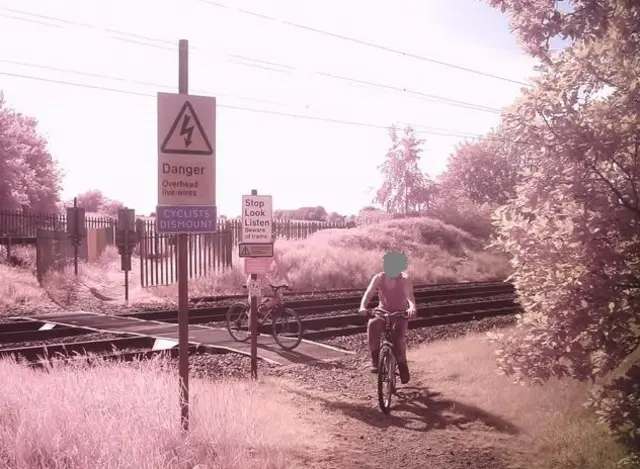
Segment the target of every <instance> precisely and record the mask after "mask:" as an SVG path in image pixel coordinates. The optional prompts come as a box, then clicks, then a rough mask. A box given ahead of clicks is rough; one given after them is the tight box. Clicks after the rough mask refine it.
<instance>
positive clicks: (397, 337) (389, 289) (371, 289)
mask: <svg viewBox="0 0 640 469" xmlns="http://www.w3.org/2000/svg"><path fill="white" fill-rule="evenodd" d="M383 268H384V270H383V271H382V272H380V273H379V274H376V275H374V277H373V278H372V279H371V282H370V283H369V286H368V287H367V290H366V291H365V292H364V296H363V297H362V301H361V302H360V311H359V313H360V314H366V312H367V305H368V304H369V302H370V301H371V297H372V296H373V295H374V294H375V293H376V292H377V293H378V298H379V307H381V308H383V309H385V310H387V311H392V312H395V311H405V310H406V311H407V315H408V317H409V318H413V317H415V315H416V300H415V297H414V294H413V285H412V282H411V279H410V278H409V276H408V274H407V272H406V269H407V258H406V256H405V255H404V254H402V253H400V252H393V251H392V252H388V253H386V254H385V255H384V258H383ZM393 321H394V324H393V343H394V347H395V350H394V353H395V355H396V359H397V360H398V371H399V372H400V381H401V382H402V384H406V383H408V382H409V377H410V375H409V365H408V364H407V343H406V339H405V335H406V333H407V329H408V320H407V319H405V318H396V319H393ZM384 328H385V322H384V319H382V318H379V317H373V318H371V319H370V320H369V322H368V324H367V335H368V339H369V350H370V352H371V368H370V370H371V372H372V373H377V372H378V360H379V358H380V338H381V336H382V334H383V332H384Z"/></svg>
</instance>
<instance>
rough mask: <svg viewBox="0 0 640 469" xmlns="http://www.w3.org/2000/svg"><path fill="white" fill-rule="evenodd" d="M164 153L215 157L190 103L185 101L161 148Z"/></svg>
mask: <svg viewBox="0 0 640 469" xmlns="http://www.w3.org/2000/svg"><path fill="white" fill-rule="evenodd" d="M160 151H161V152H162V153H169V154H176V153H177V154H183V155H213V148H212V147H211V143H210V142H209V139H208V138H207V134H206V133H205V131H204V129H203V128H202V124H200V119H198V115H197V114H196V111H195V110H194V109H193V106H192V105H191V103H190V102H189V101H185V103H184V105H183V106H182V109H180V112H179V113H178V117H176V120H175V121H173V124H172V125H171V128H170V129H169V132H168V133H167V136H166V137H165V138H164V141H163V142H162V146H161V147H160Z"/></svg>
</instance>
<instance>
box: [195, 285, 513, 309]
mask: <svg viewBox="0 0 640 469" xmlns="http://www.w3.org/2000/svg"><path fill="white" fill-rule="evenodd" d="M505 284H508V283H506V282H505V281H504V280H495V281H489V282H465V283H435V284H434V283H431V284H429V283H424V284H418V285H414V286H413V288H414V290H416V291H418V290H433V291H441V292H443V293H444V292H446V291H447V290H449V289H459V288H471V287H476V286H477V287H482V286H492V285H505ZM508 285H510V284H508ZM343 293H354V294H356V293H357V294H359V295H360V296H362V295H363V293H364V288H337V289H332V290H306V291H292V292H286V293H283V294H284V296H317V295H336V294H343ZM246 297H247V295H246V294H236V295H217V296H196V297H191V298H189V303H191V304H198V303H215V302H218V301H225V300H241V299H243V298H246Z"/></svg>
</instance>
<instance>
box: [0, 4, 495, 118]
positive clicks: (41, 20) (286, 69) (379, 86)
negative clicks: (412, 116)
mask: <svg viewBox="0 0 640 469" xmlns="http://www.w3.org/2000/svg"><path fill="white" fill-rule="evenodd" d="M0 10H3V11H6V12H9V13H10V14H4V13H3V14H0V16H5V17H7V18H9V19H13V20H21V21H27V22H31V23H35V24H39V25H44V26H51V27H56V28H63V29H65V28H69V27H77V28H86V29H91V30H95V31H102V32H104V33H105V34H107V35H108V37H109V38H110V39H113V40H117V41H122V42H127V43H131V44H135V45H138V46H141V47H152V48H156V49H160V50H167V51H170V52H175V50H176V46H175V41H174V40H167V39H161V38H154V37H150V36H143V35H139V34H135V33H131V32H128V31H122V30H116V29H111V28H103V27H99V26H96V25H93V24H90V23H84V22H79V21H71V20H67V19H64V18H58V17H52V16H47V15H40V14H35V13H31V12H27V11H22V10H15V9H12V8H5V7H0ZM16 14H19V15H24V16H27V17H29V18H25V17H19V16H15V15H16ZM46 21H49V23H46ZM51 22H54V23H51ZM56 23H59V24H56ZM191 49H193V50H203V51H207V52H211V53H214V54H216V55H219V56H224V57H226V58H227V59H228V60H230V61H231V62H232V63H235V64H238V65H242V66H247V67H254V68H259V69H263V70H266V71H269V72H276V73H284V74H294V73H301V72H303V71H302V70H301V69H300V68H299V67H296V66H293V65H290V64H284V63H278V62H271V61H266V60H262V59H258V58H254V57H246V56H243V55H238V54H228V53H221V52H219V51H217V50H215V49H211V48H207V47H202V46H191ZM468 71H472V70H468ZM308 72H310V73H311V74H313V75H317V76H320V77H323V78H328V79H332V80H336V81H339V82H341V83H345V84H353V85H357V86H365V87H369V88H372V89H374V90H380V91H388V92H393V93H398V94H402V95H403V96H405V97H410V98H416V99H421V100H426V101H431V102H437V103H440V104H444V105H448V106H454V107H460V108H464V109H469V110H473V111H479V112H487V113H491V114H499V113H500V109H497V108H495V107H490V106H485V105H481V104H475V103H469V102H465V101H460V100H456V99H452V98H448V97H445V96H438V95H434V94H430V93H425V92H422V91H418V90H412V89H409V88H406V87H403V86H398V85H389V84H384V83H377V82H373V81H369V80H363V79H359V78H352V77H347V76H343V75H340V74H336V73H330V72H326V71H321V70H311V71H308ZM308 72H307V73H308Z"/></svg>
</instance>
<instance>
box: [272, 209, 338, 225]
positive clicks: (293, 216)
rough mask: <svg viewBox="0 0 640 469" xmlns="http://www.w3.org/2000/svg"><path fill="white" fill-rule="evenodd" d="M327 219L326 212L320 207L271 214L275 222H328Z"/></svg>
mask: <svg viewBox="0 0 640 469" xmlns="http://www.w3.org/2000/svg"><path fill="white" fill-rule="evenodd" d="M336 215H337V214H336ZM328 217H329V215H328V214H327V210H326V209H325V208H324V207H322V206H317V207H300V208H297V209H294V210H274V212H273V218H274V219H276V220H309V221H329V220H328Z"/></svg>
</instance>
